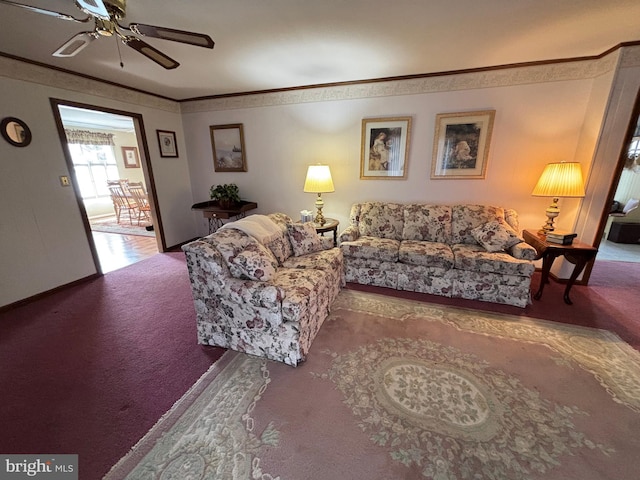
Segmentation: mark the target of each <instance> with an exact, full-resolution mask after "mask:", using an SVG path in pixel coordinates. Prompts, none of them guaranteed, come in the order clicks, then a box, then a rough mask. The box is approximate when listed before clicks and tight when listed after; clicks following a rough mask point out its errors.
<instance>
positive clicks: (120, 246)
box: [52, 101, 163, 273]
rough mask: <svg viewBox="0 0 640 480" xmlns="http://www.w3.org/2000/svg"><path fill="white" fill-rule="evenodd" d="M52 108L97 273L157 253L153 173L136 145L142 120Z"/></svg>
mask: <svg viewBox="0 0 640 480" xmlns="http://www.w3.org/2000/svg"><path fill="white" fill-rule="evenodd" d="M52 104H53V106H54V114H55V115H56V120H57V122H58V128H59V130H61V132H62V133H61V136H60V138H61V142H62V143H63V147H64V151H65V156H66V158H67V163H68V165H69V171H70V172H72V180H73V182H72V184H73V186H74V189H75V193H76V197H77V199H78V203H79V206H80V209H81V211H82V215H83V217H84V219H83V220H84V222H85V227H86V230H87V238H88V241H89V243H90V245H91V249H92V252H93V255H94V261H95V262H96V268H97V270H98V271H99V272H101V273H108V272H110V271H113V270H116V269H119V268H122V267H125V266H127V265H130V264H132V263H135V262H138V261H140V260H143V259H145V258H148V257H150V256H153V255H155V254H157V253H158V252H159V251H162V245H163V241H162V232H161V229H160V228H158V226H159V222H158V221H157V219H158V215H157V213H156V211H155V208H154V205H155V204H157V202H155V201H153V200H154V199H155V188H154V186H153V175H152V174H151V171H150V166H149V163H148V155H147V151H146V143H144V141H143V142H140V141H139V139H140V138H142V139H144V136H143V135H142V132H143V127H142V123H141V122H142V119H141V118H139V117H138V116H136V115H135V114H127V113H126V112H119V111H112V110H104V109H99V108H98V107H93V106H87V105H78V104H76V103H73V104H70V103H64V102H54V101H52ZM116 194H118V195H117V198H116V196H115V195H116ZM116 200H118V201H116ZM121 201H122V202H125V203H124V204H122V203H121Z"/></svg>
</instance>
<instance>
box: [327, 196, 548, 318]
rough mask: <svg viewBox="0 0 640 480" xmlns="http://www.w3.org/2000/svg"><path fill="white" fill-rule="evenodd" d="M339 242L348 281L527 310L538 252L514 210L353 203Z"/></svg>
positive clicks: (467, 206)
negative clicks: (522, 235) (523, 233)
mask: <svg viewBox="0 0 640 480" xmlns="http://www.w3.org/2000/svg"><path fill="white" fill-rule="evenodd" d="M349 223H350V225H349V226H348V227H347V228H346V230H344V231H343V232H342V233H341V234H340V237H339V240H340V249H341V250H342V253H343V255H344V263H345V275H346V280H347V281H348V282H354V283H360V284H365V285H377V286H382V287H390V288H395V289H398V290H409V291H415V292H422V293H430V294H434V295H443V296H446V297H461V298H467V299H472V300H482V301H486V302H495V303H504V304H508V305H515V306H518V307H525V306H527V305H528V304H529V303H530V302H531V300H530V290H529V287H530V284H531V276H532V275H533V272H534V270H535V267H534V264H533V260H534V259H535V257H536V251H535V249H534V248H533V247H531V246H529V245H527V244H526V243H524V241H523V240H522V238H520V236H519V225H518V215H517V213H516V212H515V210H511V209H507V210H505V209H504V208H502V207H494V206H485V205H453V206H446V205H425V204H406V205H405V204H399V203H383V202H366V203H356V204H354V205H353V206H352V208H351V213H350V218H349Z"/></svg>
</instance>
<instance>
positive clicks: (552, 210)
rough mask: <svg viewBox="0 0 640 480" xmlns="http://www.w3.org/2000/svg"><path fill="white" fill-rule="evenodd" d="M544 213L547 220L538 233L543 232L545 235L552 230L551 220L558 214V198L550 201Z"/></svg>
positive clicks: (553, 228)
mask: <svg viewBox="0 0 640 480" xmlns="http://www.w3.org/2000/svg"><path fill="white" fill-rule="evenodd" d="M544 213H545V215H546V216H547V222H546V223H545V224H544V225H543V226H542V228H541V229H540V231H539V233H543V234H545V235H546V234H547V233H549V232H553V231H554V230H555V227H554V226H553V221H554V220H555V218H556V217H557V216H558V215H560V208H558V198H554V199H553V202H552V203H551V205H549V207H548V208H547V209H546V210H545V212H544Z"/></svg>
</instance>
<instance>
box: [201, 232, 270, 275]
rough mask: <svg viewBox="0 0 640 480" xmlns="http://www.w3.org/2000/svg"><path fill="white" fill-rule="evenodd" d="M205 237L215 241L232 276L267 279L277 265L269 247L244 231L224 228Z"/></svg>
mask: <svg viewBox="0 0 640 480" xmlns="http://www.w3.org/2000/svg"><path fill="white" fill-rule="evenodd" d="M206 238H208V239H209V241H211V240H214V241H215V243H214V245H215V247H216V249H217V250H218V251H219V252H220V254H221V255H222V258H224V260H225V262H226V264H227V266H228V267H229V272H230V273H231V275H232V276H233V277H235V278H247V279H249V280H259V281H267V280H270V279H271V277H272V276H273V275H274V274H275V271H276V268H277V267H278V262H277V260H276V258H275V257H274V256H273V254H272V253H271V252H270V251H269V249H267V248H266V247H265V246H264V245H262V244H261V243H258V241H257V240H256V239H254V238H253V237H250V236H249V235H247V234H246V233H244V232H242V231H240V230H236V229H234V228H226V229H221V230H218V231H217V232H216V233H214V234H212V235H210V236H209V237H206ZM206 238H205V239H206Z"/></svg>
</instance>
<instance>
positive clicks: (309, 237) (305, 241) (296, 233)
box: [287, 223, 323, 257]
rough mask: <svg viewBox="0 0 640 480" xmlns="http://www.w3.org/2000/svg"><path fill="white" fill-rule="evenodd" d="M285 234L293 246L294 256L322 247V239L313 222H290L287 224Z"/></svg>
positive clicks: (317, 250)
mask: <svg viewBox="0 0 640 480" xmlns="http://www.w3.org/2000/svg"><path fill="white" fill-rule="evenodd" d="M287 235H288V236H289V241H290V242H291V246H292V247H293V255H294V256H296V257H299V256H300V255H306V254H307V253H313V252H319V251H320V250H322V249H323V248H322V241H321V240H320V237H319V236H318V233H317V232H316V228H315V227H314V226H313V223H290V224H289V225H287Z"/></svg>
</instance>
